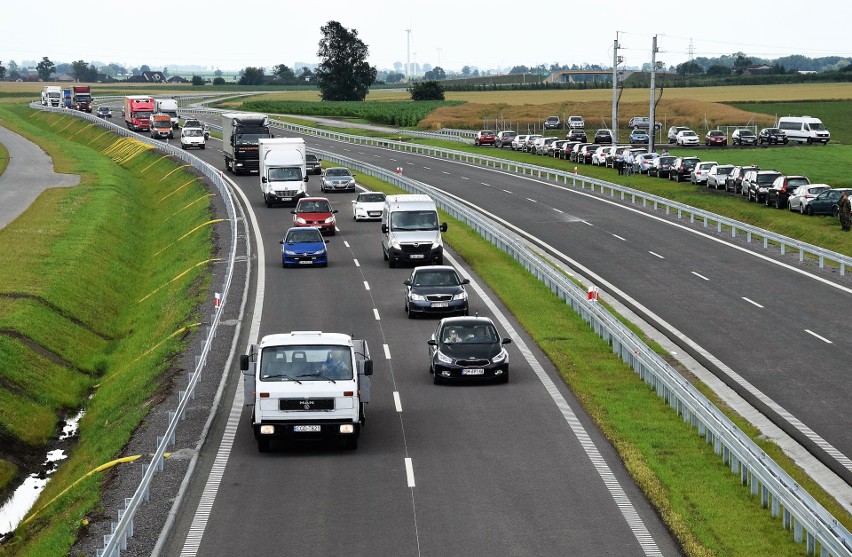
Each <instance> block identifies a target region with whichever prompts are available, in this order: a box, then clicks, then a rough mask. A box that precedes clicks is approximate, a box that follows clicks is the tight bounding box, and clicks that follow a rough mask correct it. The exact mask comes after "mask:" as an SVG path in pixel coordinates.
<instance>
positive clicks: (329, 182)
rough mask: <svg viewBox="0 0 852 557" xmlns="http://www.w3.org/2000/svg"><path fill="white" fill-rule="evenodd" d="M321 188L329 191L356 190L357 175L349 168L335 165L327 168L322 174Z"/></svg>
mask: <svg viewBox="0 0 852 557" xmlns="http://www.w3.org/2000/svg"><path fill="white" fill-rule="evenodd" d="M320 190H321V191H322V192H323V193H325V192H327V191H355V175H354V174H352V173H351V172H349V169H348V168H343V167H342V166H335V167H332V168H328V169H326V171H325V172H324V173H323V175H322V184H320Z"/></svg>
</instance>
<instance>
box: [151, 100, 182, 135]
mask: <svg viewBox="0 0 852 557" xmlns="http://www.w3.org/2000/svg"><path fill="white" fill-rule="evenodd" d="M154 110H155V111H156V112H159V113H160V114H168V115H169V118H171V120H172V128H174V129H178V126H179V125H180V124H179V123H178V104H177V101H176V100H175V99H154Z"/></svg>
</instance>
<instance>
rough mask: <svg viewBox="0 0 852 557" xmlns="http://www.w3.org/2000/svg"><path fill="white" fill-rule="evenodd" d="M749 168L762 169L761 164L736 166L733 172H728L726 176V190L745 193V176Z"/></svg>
mask: <svg viewBox="0 0 852 557" xmlns="http://www.w3.org/2000/svg"><path fill="white" fill-rule="evenodd" d="M749 170H760V167H759V166H755V165H751V166H735V167H734V169H733V170H731V173H730V174H728V177H727V178H725V191H729V192H731V193H742V194H743V195H745V193H743V191H742V189H743V176H745V173H746V172H748V171H749Z"/></svg>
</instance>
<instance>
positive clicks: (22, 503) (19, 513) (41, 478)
mask: <svg viewBox="0 0 852 557" xmlns="http://www.w3.org/2000/svg"><path fill="white" fill-rule="evenodd" d="M82 417H83V411H82V410H81V411H80V412H78V413H77V414H76V415H75V416H73V417H71V418H67V419H66V422H65V426H64V427H63V428H62V433H61V434H60V435H59V439H58V440H59V441H65V442H67V441H68V440H69V439H72V438H73V437H75V436H76V435H77V428H78V426H79V424H80V419H81V418H82ZM66 458H68V455H67V454H66V453H65V450H64V449H54V450H52V451H49V452H48V453H47V455H45V460H44V462H43V463H42V465H41V467H40V468H39V470H38V471H37V472H33V473H32V474H30V475H29V476H27V479H25V480H24V483H22V484H21V485H20V486H18V489H16V490H15V492H14V493H13V494H12V496H11V497H10V498H9V499H8V500H7V501H6V502H4V503H3V505H2V506H0V541H3V539H4V538H5V536H6V535H7V534H9V533H11V532H13V531H14V530H15V528H17V527H18V524H20V523H21V521H22V520H24V517H26V516H27V513H28V512H30V509H32V507H33V505H34V504H35V502H36V500H37V499H38V497H39V495H41V492H42V491H44V487H45V486H46V485H47V482H49V481H50V477H51V476H52V475H53V474H54V472H56V470H57V469H58V468H59V463H60V462H62V461H63V460H65V459H66Z"/></svg>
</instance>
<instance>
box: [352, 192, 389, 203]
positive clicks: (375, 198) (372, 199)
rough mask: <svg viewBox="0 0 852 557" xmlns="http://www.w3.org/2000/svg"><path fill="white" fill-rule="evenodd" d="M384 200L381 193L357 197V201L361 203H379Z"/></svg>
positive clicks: (363, 194) (383, 195) (364, 194)
mask: <svg viewBox="0 0 852 557" xmlns="http://www.w3.org/2000/svg"><path fill="white" fill-rule="evenodd" d="M384 200H385V194H383V193H362V194H361V195H359V196H358V201H360V202H362V203H381V202H383V201H384Z"/></svg>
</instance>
